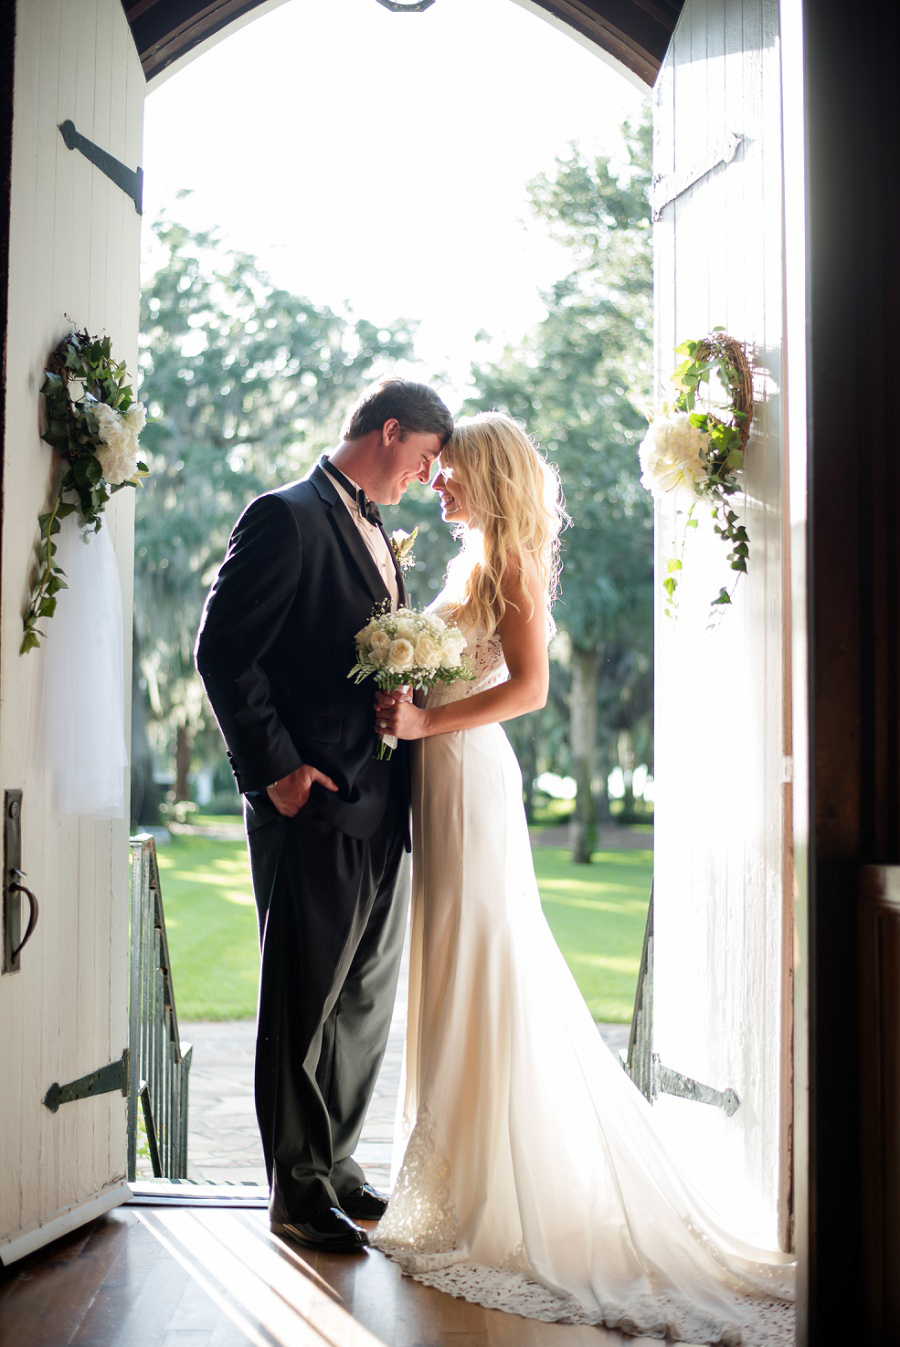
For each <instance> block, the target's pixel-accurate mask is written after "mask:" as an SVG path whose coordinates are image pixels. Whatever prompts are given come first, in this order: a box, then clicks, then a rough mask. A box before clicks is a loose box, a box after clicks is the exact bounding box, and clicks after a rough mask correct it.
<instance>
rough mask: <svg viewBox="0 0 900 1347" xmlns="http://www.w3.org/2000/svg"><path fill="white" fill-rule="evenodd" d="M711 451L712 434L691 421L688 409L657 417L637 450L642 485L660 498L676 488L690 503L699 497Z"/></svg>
mask: <svg viewBox="0 0 900 1347" xmlns="http://www.w3.org/2000/svg"><path fill="white" fill-rule="evenodd" d="M708 452H709V435H708V434H707V433H706V431H704V430H700V429H699V428H698V427H697V426H695V425H692V424H691V418H690V416H689V414H688V413H687V412H673V413H671V414H670V415H668V416H658V417H656V418H655V419H654V420H653V421H652V422H651V423H650V429H649V430H648V431H647V434H646V435H645V436H644V439H643V442H642V444H641V447H640V449H639V450H638V456H639V458H640V462H641V486H644V487H646V488H647V490H648V491H650V492H652V493H653V495H654V496H656V497H657V498H659V497H662V496H665V495H668V493H669V492H671V491H675V492H677V493H678V494H679V495H680V496H684V497H686V498H687V499H688V500H689V501H691V502H692V501H694V500H696V499H698V497H699V496H700V495H701V492H700V491H699V490H698V489H697V488H698V486H699V484H700V483H702V482H703V481H705V480H706V477H707V458H706V456H707V454H708Z"/></svg>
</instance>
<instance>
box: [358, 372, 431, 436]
mask: <svg viewBox="0 0 900 1347" xmlns="http://www.w3.org/2000/svg"><path fill="white" fill-rule="evenodd" d="M391 420H396V421H399V422H400V429H401V431H402V432H404V435H405V434H409V433H410V432H413V433H415V434H424V435H437V436H439V438H440V441H441V445H445V444H446V443H447V441H448V440H449V438H450V436H451V435H452V434H453V417H452V416H451V415H450V413H449V412H448V410H447V408H446V407H445V406H444V404H443V402H442V401H441V399H440V398H439V397H438V395H437V393H436V392H435V391H434V389H433V388H429V387H428V385H427V384H417V383H413V382H412V381H411V380H410V379H397V378H392V379H382V381H381V383H378V384H375V385H374V386H373V387H372V388H370V389H368V390H367V392H365V393H364V394H363V396H362V397H361V398H360V400H359V402H358V403H357V404H356V406H355V407H354V408H353V411H352V412H351V413H350V416H349V418H348V420H347V424H346V426H345V427H344V429H343V432H342V434H343V438H344V439H345V440H358V439H361V438H362V436H363V435H368V434H369V432H370V431H372V430H380V429H381V427H382V426H383V425H384V423H385V421H391Z"/></svg>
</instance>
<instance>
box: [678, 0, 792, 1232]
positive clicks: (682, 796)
mask: <svg viewBox="0 0 900 1347" xmlns="http://www.w3.org/2000/svg"><path fill="white" fill-rule="evenodd" d="M780 80H781V68H780V51H779V32H778V3H777V0H687V3H686V4H685V7H684V10H683V12H682V15H681V19H680V21H679V24H678V27H677V29H676V32H675V34H674V37H673V41H672V44H671V46H670V49H669V52H668V55H667V57H666V60H665V63H664V65H663V67H662V70H661V72H660V75H659V79H658V83H657V86H656V91H655V140H656V143H655V160H654V173H655V175H657V176H658V177H660V178H661V179H662V182H661V183H660V184H659V185H658V199H659V201H660V203H661V202H662V201H663V200H664V199H665V198H666V197H671V198H672V199H670V200H668V201H667V202H666V204H661V205H660V218H659V220H658V222H657V224H656V226H655V254H656V276H655V285H656V296H657V298H656V330H657V354H656V370H657V376H658V378H659V381H660V388H661V390H662V389H663V388H664V386H665V384H666V381H667V380H668V376H669V375H670V373H671V371H672V370H673V368H674V366H675V364H676V363H677V360H678V359H680V357H676V356H675V354H674V347H675V346H676V345H677V344H678V343H680V342H683V341H684V340H685V339H687V338H692V337H696V338H699V337H702V336H704V335H705V334H706V333H708V332H709V331H710V330H711V329H712V328H713V327H716V326H724V327H725V329H726V330H727V332H728V333H729V335H730V336H732V337H734V338H735V339H737V340H739V341H741V342H744V343H746V344H747V346H748V349H749V352H750V354H751V358H752V364H753V368H754V392H755V398H756V414H755V417H754V422H753V434H752V438H751V441H750V445H749V448H748V452H747V456H746V486H747V490H746V496H745V497H744V498H739V499H740V506H739V510H740V512H741V513H742V514H743V516H744V519H745V522H746V527H747V529H748V531H749V534H750V540H751V555H750V574H749V576H748V577H747V578H746V579H744V580H743V581H742V582H741V584H740V585H739V587H738V589H737V591H736V593H735V601H734V606H733V607H732V608H730V609H728V610H727V611H726V612H725V613H724V616H723V617H722V620H721V623H720V625H719V626H718V628H717V629H716V630H714V631H712V632H709V631H707V630H706V628H707V623H708V615H709V606H708V605H709V600H710V599H711V598H713V597H714V596H715V595H716V594H717V593H718V591H719V588H720V586H722V585H728V584H729V583H730V580H731V579H733V578H734V576H733V574H732V573H731V572H730V571H729V570H728V568H727V565H725V563H724V556H725V549H724V547H723V544H722V541H721V540H720V539H719V538H717V537H716V536H715V535H714V534H713V532H712V528H711V527H710V526H709V513H708V511H707V510H705V509H704V508H703V507H698V510H697V514H698V516H699V517H700V519H701V524H700V527H699V528H698V529H697V530H696V531H695V532H694V533H693V534H692V535H689V537H688V542H687V549H686V554H685V560H684V566H685V570H684V578H683V580H682V583H681V587H680V595H681V611H680V617H679V619H678V621H677V622H673V621H672V620H671V619H669V618H667V617H665V616H664V615H663V611H662V602H660V603H659V605H658V612H657V619H656V667H657V686H656V783H657V806H656V808H657V815H656V818H657V827H656V857H655V867H654V872H655V906H656V929H655V949H654V1008H653V1017H654V1050H655V1052H657V1053H658V1054H659V1057H660V1059H661V1061H662V1062H663V1064H664V1065H665V1066H667V1067H669V1068H671V1069H673V1070H675V1071H677V1072H680V1073H682V1074H683V1075H685V1076H687V1077H690V1078H692V1079H694V1080H697V1081H699V1082H701V1083H702V1084H705V1085H709V1086H712V1087H713V1088H715V1089H718V1090H725V1089H726V1088H728V1087H731V1088H733V1089H734V1090H735V1091H736V1092H737V1094H738V1096H739V1098H740V1100H741V1104H740V1107H739V1109H738V1110H737V1112H736V1113H735V1114H734V1115H733V1116H732V1117H728V1116H727V1115H726V1113H725V1112H724V1111H723V1110H722V1109H721V1108H716V1107H711V1106H710V1105H707V1104H701V1103H693V1102H687V1101H686V1100H684V1099H679V1098H674V1097H672V1096H669V1095H664V1096H662V1097H660V1099H659V1101H658V1104H657V1108H658V1112H659V1115H660V1117H661V1119H662V1120H663V1123H664V1125H665V1127H666V1129H667V1131H668V1134H669V1140H670V1142H671V1144H672V1145H673V1146H674V1147H675V1148H676V1149H677V1150H679V1151H680V1153H681V1154H682V1156H683V1157H684V1158H685V1160H686V1163H687V1164H688V1166H689V1168H690V1169H691V1171H692V1172H693V1173H694V1174H695V1175H696V1176H697V1177H698V1179H699V1180H700V1181H701V1182H702V1183H703V1184H704V1185H705V1187H706V1190H707V1195H708V1196H709V1198H710V1200H711V1201H712V1202H713V1203H714V1204H715V1205H716V1206H717V1207H718V1208H719V1209H720V1210H721V1211H722V1214H723V1218H724V1220H725V1222H726V1223H727V1225H728V1226H729V1227H730V1228H732V1229H735V1230H736V1231H742V1232H744V1233H746V1234H747V1235H749V1236H754V1237H756V1238H760V1239H763V1240H765V1241H766V1242H774V1241H776V1240H778V1241H780V1242H781V1243H782V1244H784V1243H786V1242H787V1241H788V1240H789V1237H790V1228H789V1227H790V1152H789V1141H790V1127H789V1119H790V1109H791V1100H790V963H789V958H790V938H791V929H792V864H791V860H792V858H791V852H790V842H789V839H790V837H791V816H790V808H791V786H790V780H791V727H790V718H789V708H790V699H789V689H790V667H789V664H790V645H789V641H788V639H787V633H788V632H789V630H790V613H789V607H788V605H789V588H788V567H789V558H788V546H787V526H788V521H789V511H788V508H787V506H788V502H787V480H788V475H787V446H786V437H785V434H784V394H783V381H784V370H785V359H784V338H783V330H784V317H783V261H782V257H783V252H782V199H783V198H782V133H781V84H780ZM732 136H734V137H740V144H739V146H738V148H737V151H736V153H735V154H734V157H733V158H732V159H731V161H730V162H723V161H722V160H723V157H727V153H728V152H729V149H730V145H729V141H730V137H732ZM674 522H675V521H674V518H673V515H672V512H671V510H668V509H660V511H659V513H658V517H657V568H656V569H657V592H658V595H659V596H660V598H661V597H662V595H661V589H660V587H659V582H660V580H661V578H662V575H664V574H665V565H666V560H667V558H668V556H669V555H671V546H672V534H673V527H674Z"/></svg>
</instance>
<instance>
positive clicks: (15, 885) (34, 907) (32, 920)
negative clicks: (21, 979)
mask: <svg viewBox="0 0 900 1347" xmlns="http://www.w3.org/2000/svg"><path fill="white" fill-rule="evenodd" d="M9 875H10V879H9V884H8V885H7V888H8V889H9V892H10V893H24V895H25V897H26V898H27V899H28V908H29V912H28V925H27V926H26V927H25V934H24V935H23V936H22V939H21V940H20V941H19V943H18V945H16V947H15V949H14V950H13V951H12V954H11V956H10V958H11V959H13V960H14V959H18V957H19V955H20V954H21V953H22V950H23V949H24V948H25V946H26V945H27V944H28V942H29V940H30V939H31V937H32V936H33V935H34V928H35V926H37V922H38V915H39V912H40V909H39V907H38V900H37V898H35V896H34V894H33V893H32V892H31V889H29V888H28V887H27V886H26V885H25V884H20V883H19V880H20V879H24V877H25V871H24V870H10V872H9Z"/></svg>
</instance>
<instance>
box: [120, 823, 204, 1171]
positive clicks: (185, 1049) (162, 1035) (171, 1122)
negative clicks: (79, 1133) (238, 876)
mask: <svg viewBox="0 0 900 1347" xmlns="http://www.w3.org/2000/svg"><path fill="white" fill-rule="evenodd" d="M130 1044H131V1071H130V1079H129V1086H128V1178H129V1181H133V1180H134V1179H135V1177H136V1175H137V1132H138V1105H139V1104H140V1107H141V1110H142V1114H143V1119H144V1127H145V1129H146V1133H147V1143H148V1147H149V1151H150V1161H151V1164H152V1166H153V1174H154V1177H156V1178H166V1179H184V1178H187V1161H188V1155H187V1152H188V1079H189V1076H190V1069H191V1053H192V1048H191V1045H190V1044H189V1043H182V1042H181V1041H180V1039H179V1037H178V1017H177V1015H176V1013H175V992H174V989H173V987H172V972H171V968H170V965H169V945H168V941H167V940H166V920H165V917H164V915H163V903H162V890H161V888H160V883H159V868H158V866H157V863H156V843H155V842H154V840H153V838H152V837H151V836H150V834H149V833H140V834H139V835H138V836H137V837H133V838H132V839H131V1014H130Z"/></svg>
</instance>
